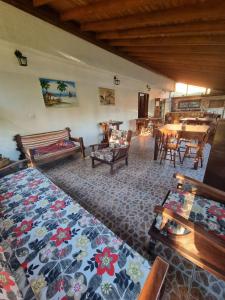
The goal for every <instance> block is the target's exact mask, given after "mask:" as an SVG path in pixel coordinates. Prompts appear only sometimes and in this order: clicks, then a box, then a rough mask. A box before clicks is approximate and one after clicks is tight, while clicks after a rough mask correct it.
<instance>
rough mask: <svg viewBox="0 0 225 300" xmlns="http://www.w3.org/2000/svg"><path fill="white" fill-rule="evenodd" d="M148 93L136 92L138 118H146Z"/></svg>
mask: <svg viewBox="0 0 225 300" xmlns="http://www.w3.org/2000/svg"><path fill="white" fill-rule="evenodd" d="M148 99H149V94H147V93H138V118H148Z"/></svg>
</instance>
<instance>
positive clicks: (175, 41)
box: [109, 1, 225, 47]
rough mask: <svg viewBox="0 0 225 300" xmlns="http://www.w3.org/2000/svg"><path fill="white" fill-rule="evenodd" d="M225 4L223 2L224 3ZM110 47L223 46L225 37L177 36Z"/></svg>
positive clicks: (117, 43)
mask: <svg viewBox="0 0 225 300" xmlns="http://www.w3.org/2000/svg"><path fill="white" fill-rule="evenodd" d="M224 3H225V1H224ZM109 44H110V45H111V46H120V47H125V46H126V47H127V46H136V47H140V46H155V45H158V46H168V45H170V46H175V45H215V46H217V45H225V35H218V36H201V35H199V36H178V37H162V38H145V39H127V40H115V41H111V42H110V43H109Z"/></svg>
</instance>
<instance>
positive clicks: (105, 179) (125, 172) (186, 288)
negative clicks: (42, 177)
mask: <svg viewBox="0 0 225 300" xmlns="http://www.w3.org/2000/svg"><path fill="white" fill-rule="evenodd" d="M153 146H154V143H153V139H152V138H151V137H138V138H135V139H133V140H132V146H131V149H130V157H129V166H128V167H126V166H124V163H120V164H119V165H118V167H117V168H116V171H115V174H114V175H110V173H109V166H107V165H103V164H101V165H99V166H97V167H96V168H95V169H92V168H91V161H90V159H89V158H86V159H85V160H83V159H80V157H79V155H78V156H76V157H75V158H74V159H67V160H64V161H61V162H59V163H57V164H55V163H53V164H51V165H48V166H47V165H46V166H45V167H43V168H42V169H43V171H44V172H46V174H47V175H48V176H49V177H50V178H51V179H52V180H53V181H54V182H55V183H56V184H57V185H58V186H60V187H61V188H62V189H63V190H65V191H66V192H67V193H68V194H70V195H71V196H72V197H73V198H74V199H75V200H77V201H78V202H79V203H80V204H81V205H82V206H83V207H85V208H86V209H87V210H88V211H90V212H91V213H92V214H94V215H95V216H96V217H97V218H98V219H100V220H101V221H102V222H103V223H104V224H105V225H107V226H108V227H109V228H110V229H111V230H112V231H113V232H115V233H116V234H118V235H119V236H120V237H121V238H122V239H124V240H125V241H126V242H127V243H128V244H129V245H131V246H132V247H133V248H134V249H136V250H137V251H138V252H139V253H141V254H142V255H144V256H145V257H147V258H149V255H148V243H149V236H148V230H149V228H150V225H151V223H152V221H153V219H154V214H153V208H154V206H155V205H157V204H161V203H162V201H163V199H164V197H165V195H166V193H167V192H168V190H169V189H170V188H171V187H174V186H175V184H176V183H175V180H174V179H173V174H174V172H180V173H183V174H185V175H188V176H190V177H193V178H196V179H199V180H202V179H203V176H204V171H205V169H204V167H203V168H202V169H201V168H199V169H198V170H193V168H192V167H193V166H192V163H193V162H191V161H190V160H189V159H187V160H186V162H185V164H184V165H183V166H180V165H179V163H178V164H177V167H176V169H174V168H173V165H172V163H170V162H169V161H166V162H164V163H163V164H162V165H160V164H159V162H158V161H153ZM209 148H210V147H209V146H207V149H206V156H207V153H208V152H209ZM205 163H206V161H205ZM157 254H158V255H161V256H163V257H164V258H166V259H167V260H168V261H169V262H170V265H171V267H170V271H169V274H168V276H167V280H166V289H165V294H164V296H163V298H164V299H166V300H167V299H172V300H173V299H182V300H183V299H225V294H224V295H223V289H224V290H225V283H224V282H222V281H217V279H216V278H215V277H213V276H211V275H210V274H208V273H206V272H204V271H202V270H201V269H199V268H196V266H194V265H193V264H191V263H189V262H188V261H187V260H184V259H182V258H181V257H180V256H178V255H177V254H176V253H173V252H172V251H171V250H170V249H168V248H164V247H163V246H162V245H161V244H158V246H157ZM178 261H179V263H178Z"/></svg>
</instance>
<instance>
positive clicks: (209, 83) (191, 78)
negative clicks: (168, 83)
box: [155, 69, 225, 89]
mask: <svg viewBox="0 0 225 300" xmlns="http://www.w3.org/2000/svg"><path fill="white" fill-rule="evenodd" d="M155 71H157V72H161V73H162V74H164V75H165V76H170V77H171V78H173V79H174V80H175V81H176V82H183V83H187V84H192V85H197V86H203V87H207V88H214V89H221V88H222V87H224V86H225V80H224V79H223V78H220V79H218V78H216V79H215V78H211V77H210V78H208V77H204V74H203V75H201V76H200V75H199V74H196V73H188V74H182V73H179V74H177V73H171V72H168V71H165V70H164V72H163V71H161V70H158V69H156V70H155ZM223 89H224V88H223Z"/></svg>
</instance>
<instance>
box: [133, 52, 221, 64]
mask: <svg viewBox="0 0 225 300" xmlns="http://www.w3.org/2000/svg"><path fill="white" fill-rule="evenodd" d="M129 55H130V56H133V57H135V58H142V59H146V60H147V59H149V60H154V59H155V60H159V61H168V60H171V59H172V60H174V61H186V62H193V61H196V62H197V63H201V64H204V63H206V64H207V63H209V64H210V63H220V64H223V63H225V56H224V55H222V54H220V55H218V53H216V54H205V53H204V54H203V53H200V54H198V53H188V54H183V53H170V54H167V55H165V53H130V54H129Z"/></svg>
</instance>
